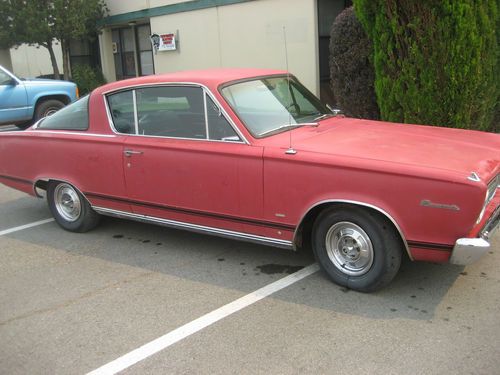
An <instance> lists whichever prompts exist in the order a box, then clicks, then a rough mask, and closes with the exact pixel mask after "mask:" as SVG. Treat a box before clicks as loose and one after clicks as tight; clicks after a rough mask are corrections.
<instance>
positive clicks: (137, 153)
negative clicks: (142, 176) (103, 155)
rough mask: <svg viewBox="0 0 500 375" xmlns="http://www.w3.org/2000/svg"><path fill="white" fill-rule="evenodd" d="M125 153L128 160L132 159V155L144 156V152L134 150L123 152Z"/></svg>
mask: <svg viewBox="0 0 500 375" xmlns="http://www.w3.org/2000/svg"><path fill="white" fill-rule="evenodd" d="M123 153H124V154H125V156H126V157H128V158H129V157H131V156H132V155H142V154H143V152H142V151H134V150H125V151H123Z"/></svg>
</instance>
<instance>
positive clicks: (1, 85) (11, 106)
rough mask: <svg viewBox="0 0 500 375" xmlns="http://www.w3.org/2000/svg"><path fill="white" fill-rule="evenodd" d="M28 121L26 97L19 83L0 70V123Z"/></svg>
mask: <svg viewBox="0 0 500 375" xmlns="http://www.w3.org/2000/svg"><path fill="white" fill-rule="evenodd" d="M27 119H28V95H27V93H26V88H25V87H24V85H23V84H22V82H21V81H18V80H17V79H16V78H15V77H13V76H11V75H10V74H8V73H7V72H6V71H4V70H3V69H0V123H8V122H17V121H22V120H27Z"/></svg>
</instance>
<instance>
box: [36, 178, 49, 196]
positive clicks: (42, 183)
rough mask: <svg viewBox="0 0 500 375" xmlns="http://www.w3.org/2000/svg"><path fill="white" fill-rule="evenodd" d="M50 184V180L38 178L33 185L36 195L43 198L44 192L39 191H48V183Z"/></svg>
mask: <svg viewBox="0 0 500 375" xmlns="http://www.w3.org/2000/svg"><path fill="white" fill-rule="evenodd" d="M48 184H49V180H38V181H36V182H35V184H34V185H33V190H34V191H35V196H36V197H38V198H43V194H41V193H40V192H39V190H43V191H45V192H46V191H47V185H48Z"/></svg>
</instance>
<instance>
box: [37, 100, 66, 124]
mask: <svg viewBox="0 0 500 375" xmlns="http://www.w3.org/2000/svg"><path fill="white" fill-rule="evenodd" d="M62 107H64V103H63V102H61V101H60V100H56V99H49V100H44V101H43V102H40V103H38V104H37V106H36V109H35V116H34V117H33V122H36V121H38V120H40V119H41V118H43V117H47V116H50V115H53V114H54V113H56V112H57V111H59V110H60V109H61V108H62Z"/></svg>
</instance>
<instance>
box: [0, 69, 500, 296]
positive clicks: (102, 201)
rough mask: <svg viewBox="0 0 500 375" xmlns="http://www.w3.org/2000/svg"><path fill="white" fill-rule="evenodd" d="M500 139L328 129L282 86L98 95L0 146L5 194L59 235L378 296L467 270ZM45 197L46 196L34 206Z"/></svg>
mask: <svg viewBox="0 0 500 375" xmlns="http://www.w3.org/2000/svg"><path fill="white" fill-rule="evenodd" d="M499 176H500V136H499V135H497V134H488V133H483V132H474V131H464V130H457V129H445V128H436V127H426V126H414V125H403V124H394V123H387V122H377V121H368V120H359V119H352V118H345V117H343V116H336V115H335V114H334V113H332V112H331V111H330V110H329V109H328V108H326V107H325V106H324V105H323V104H322V103H321V102H320V101H319V100H318V99H317V98H316V97H315V96H314V95H313V94H311V93H310V92H309V91H308V90H307V89H306V88H305V87H304V86H302V85H301V84H300V83H299V82H298V81H297V79H296V78H295V77H293V76H290V75H288V74H287V73H286V72H283V71H271V70H256V69H230V70H229V69H224V70H209V71H194V72H180V73H174V74H165V75H158V76H149V77H142V78H136V79H131V80H125V81H120V82H114V83H111V84H108V85H105V86H102V87H100V88H98V89H96V90H95V91H93V92H92V93H91V94H90V95H89V96H86V97H84V98H82V99H80V100H79V101H77V102H76V103H74V104H72V105H70V106H68V107H66V108H64V109H62V110H61V111H59V112H58V113H56V114H54V115H53V116H51V117H48V118H45V119H42V120H41V121H39V122H38V123H36V124H35V125H34V126H33V127H31V128H30V129H28V130H27V131H24V132H4V133H1V134H0V182H2V183H4V184H5V185H7V186H10V187H12V188H15V189H18V190H21V191H24V192H26V193H29V194H32V195H35V196H37V197H42V196H45V195H46V197H47V200H48V204H49V206H50V209H51V212H52V214H53V215H54V217H55V219H56V221H57V223H58V224H59V225H60V226H61V227H62V228H64V229H66V230H69V231H75V232H85V231H88V230H90V229H92V228H93V227H94V226H96V225H97V223H98V221H99V216H100V215H110V216H116V217H121V218H129V219H133V220H138V221H145V222H151V223H156V224H160V225H165V226H169V227H174V228H182V229H188V230H192V231H196V232H202V233H208V234H214V235H218V236H223V237H230V238H236V239H241V240H246V241H252V242H257V243H261V244H265V245H272V246H277V247H283V248H290V249H295V248H297V247H301V246H305V245H307V244H311V245H312V248H313V251H314V254H315V256H316V258H317V260H318V262H319V264H320V265H321V267H322V268H323V270H324V271H325V272H326V273H327V274H328V275H329V276H330V278H331V279H332V280H333V281H334V282H336V283H338V284H340V285H343V286H346V287H349V288H351V289H355V290H359V291H365V292H368V291H373V290H376V289H379V288H381V287H383V286H384V285H386V284H387V283H389V282H390V281H391V280H392V279H393V277H394V276H395V275H396V273H397V271H398V269H399V266H400V263H401V258H402V257H403V256H408V257H409V258H410V259H412V260H423V261H433V262H447V261H450V262H451V263H455V264H468V263H470V262H472V261H474V260H476V259H478V258H479V257H480V256H481V255H482V254H484V253H485V252H486V251H488V249H489V248H490V244H489V239H490V238H491V236H492V233H493V231H494V229H495V228H496V227H497V226H498V221H499V203H500V194H495V193H496V192H497V188H498V186H499V182H500V177H499ZM44 191H45V192H44Z"/></svg>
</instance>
